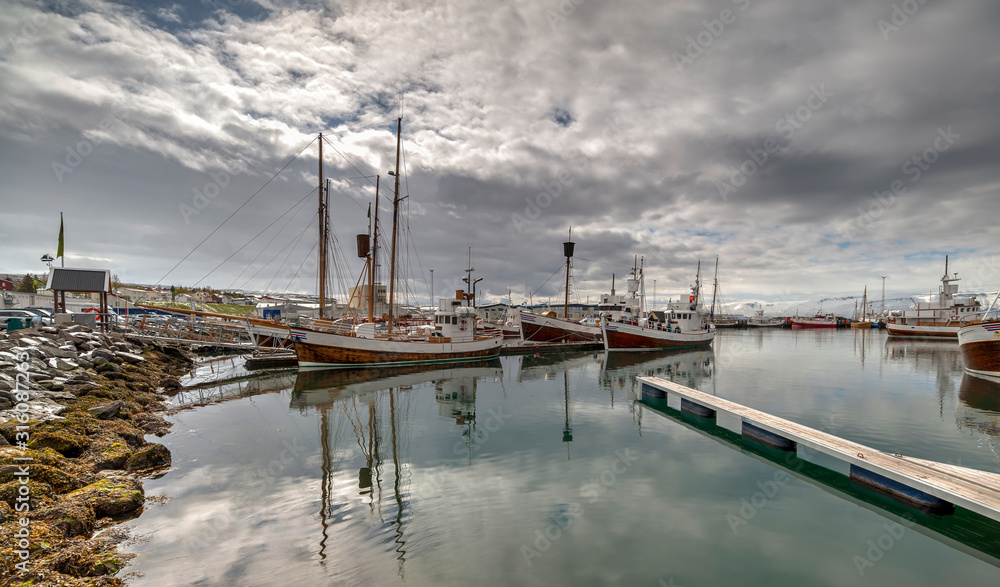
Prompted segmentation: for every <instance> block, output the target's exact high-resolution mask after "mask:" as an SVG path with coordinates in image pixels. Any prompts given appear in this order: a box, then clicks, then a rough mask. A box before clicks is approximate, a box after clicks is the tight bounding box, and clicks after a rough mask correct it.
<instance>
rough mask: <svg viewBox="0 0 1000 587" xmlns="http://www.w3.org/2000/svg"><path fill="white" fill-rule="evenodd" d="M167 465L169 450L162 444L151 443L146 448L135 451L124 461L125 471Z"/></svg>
mask: <svg viewBox="0 0 1000 587" xmlns="http://www.w3.org/2000/svg"><path fill="white" fill-rule="evenodd" d="M168 465H170V450H169V449H167V447H165V446H163V445H162V444H156V443H152V444H150V445H149V446H147V447H146V448H143V449H140V450H137V451H135V453H133V454H132V456H130V457H129V458H128V461H126V463H125V470H127V471H136V470H139V469H151V468H153V467H165V466H168Z"/></svg>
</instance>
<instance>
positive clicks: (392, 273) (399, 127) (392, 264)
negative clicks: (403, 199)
mask: <svg viewBox="0 0 1000 587" xmlns="http://www.w3.org/2000/svg"><path fill="white" fill-rule="evenodd" d="M402 138H403V117H402V116H400V117H399V118H398V119H396V172H395V173H393V177H395V178H396V185H395V187H394V188H393V193H392V250H391V252H390V253H389V255H390V257H391V258H390V259H389V332H392V319H393V314H394V312H395V305H396V304H395V302H396V298H395V294H396V292H395V285H396V221H397V220H398V219H399V151H400V147H401V145H402V142H401V141H402Z"/></svg>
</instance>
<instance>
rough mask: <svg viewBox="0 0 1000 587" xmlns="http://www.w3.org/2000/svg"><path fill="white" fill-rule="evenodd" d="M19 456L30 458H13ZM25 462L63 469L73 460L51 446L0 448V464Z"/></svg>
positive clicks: (20, 463)
mask: <svg viewBox="0 0 1000 587" xmlns="http://www.w3.org/2000/svg"><path fill="white" fill-rule="evenodd" d="M19 457H27V458H30V459H31V460H30V461H22V460H14V459H17V458H19ZM25 462H30V463H32V464H36V465H37V464H42V465H48V466H50V467H56V468H58V469H65V468H66V467H68V466H69V467H71V466H72V465H73V461H71V460H69V459H67V458H66V457H64V456H62V455H61V454H59V453H57V452H56V451H54V450H52V449H51V448H43V449H41V450H32V449H27V450H21V449H19V448H13V447H4V448H0V465H15V464H17V465H23V464H24V463H25Z"/></svg>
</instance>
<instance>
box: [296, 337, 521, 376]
mask: <svg viewBox="0 0 1000 587" xmlns="http://www.w3.org/2000/svg"><path fill="white" fill-rule="evenodd" d="M292 336H293V337H294V338H295V356H296V357H297V359H298V362H299V367H324V368H338V367H340V368H352V367H378V366H393V365H420V364H432V363H457V362H462V361H475V360H479V359H488V358H491V357H498V356H500V348H501V347H502V346H503V338H502V337H499V336H497V337H491V338H480V339H477V340H472V341H468V342H431V341H426V342H425V341H406V340H387V339H381V338H375V339H372V338H359V337H355V336H346V335H342V334H330V333H326V332H319V331H315V330H307V329H302V328H293V329H292Z"/></svg>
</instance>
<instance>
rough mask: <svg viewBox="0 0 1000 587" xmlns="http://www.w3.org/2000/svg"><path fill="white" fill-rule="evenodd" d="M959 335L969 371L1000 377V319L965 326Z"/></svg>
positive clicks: (960, 345)
mask: <svg viewBox="0 0 1000 587" xmlns="http://www.w3.org/2000/svg"><path fill="white" fill-rule="evenodd" d="M957 336H958V346H959V348H960V349H961V351H962V361H964V362H965V369H966V370H967V371H969V372H970V373H976V374H978V375H987V376H989V377H1000V321H991V322H983V323H981V324H974V325H971V326H965V327H964V328H961V329H960V330H959V331H958V334H957Z"/></svg>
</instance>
